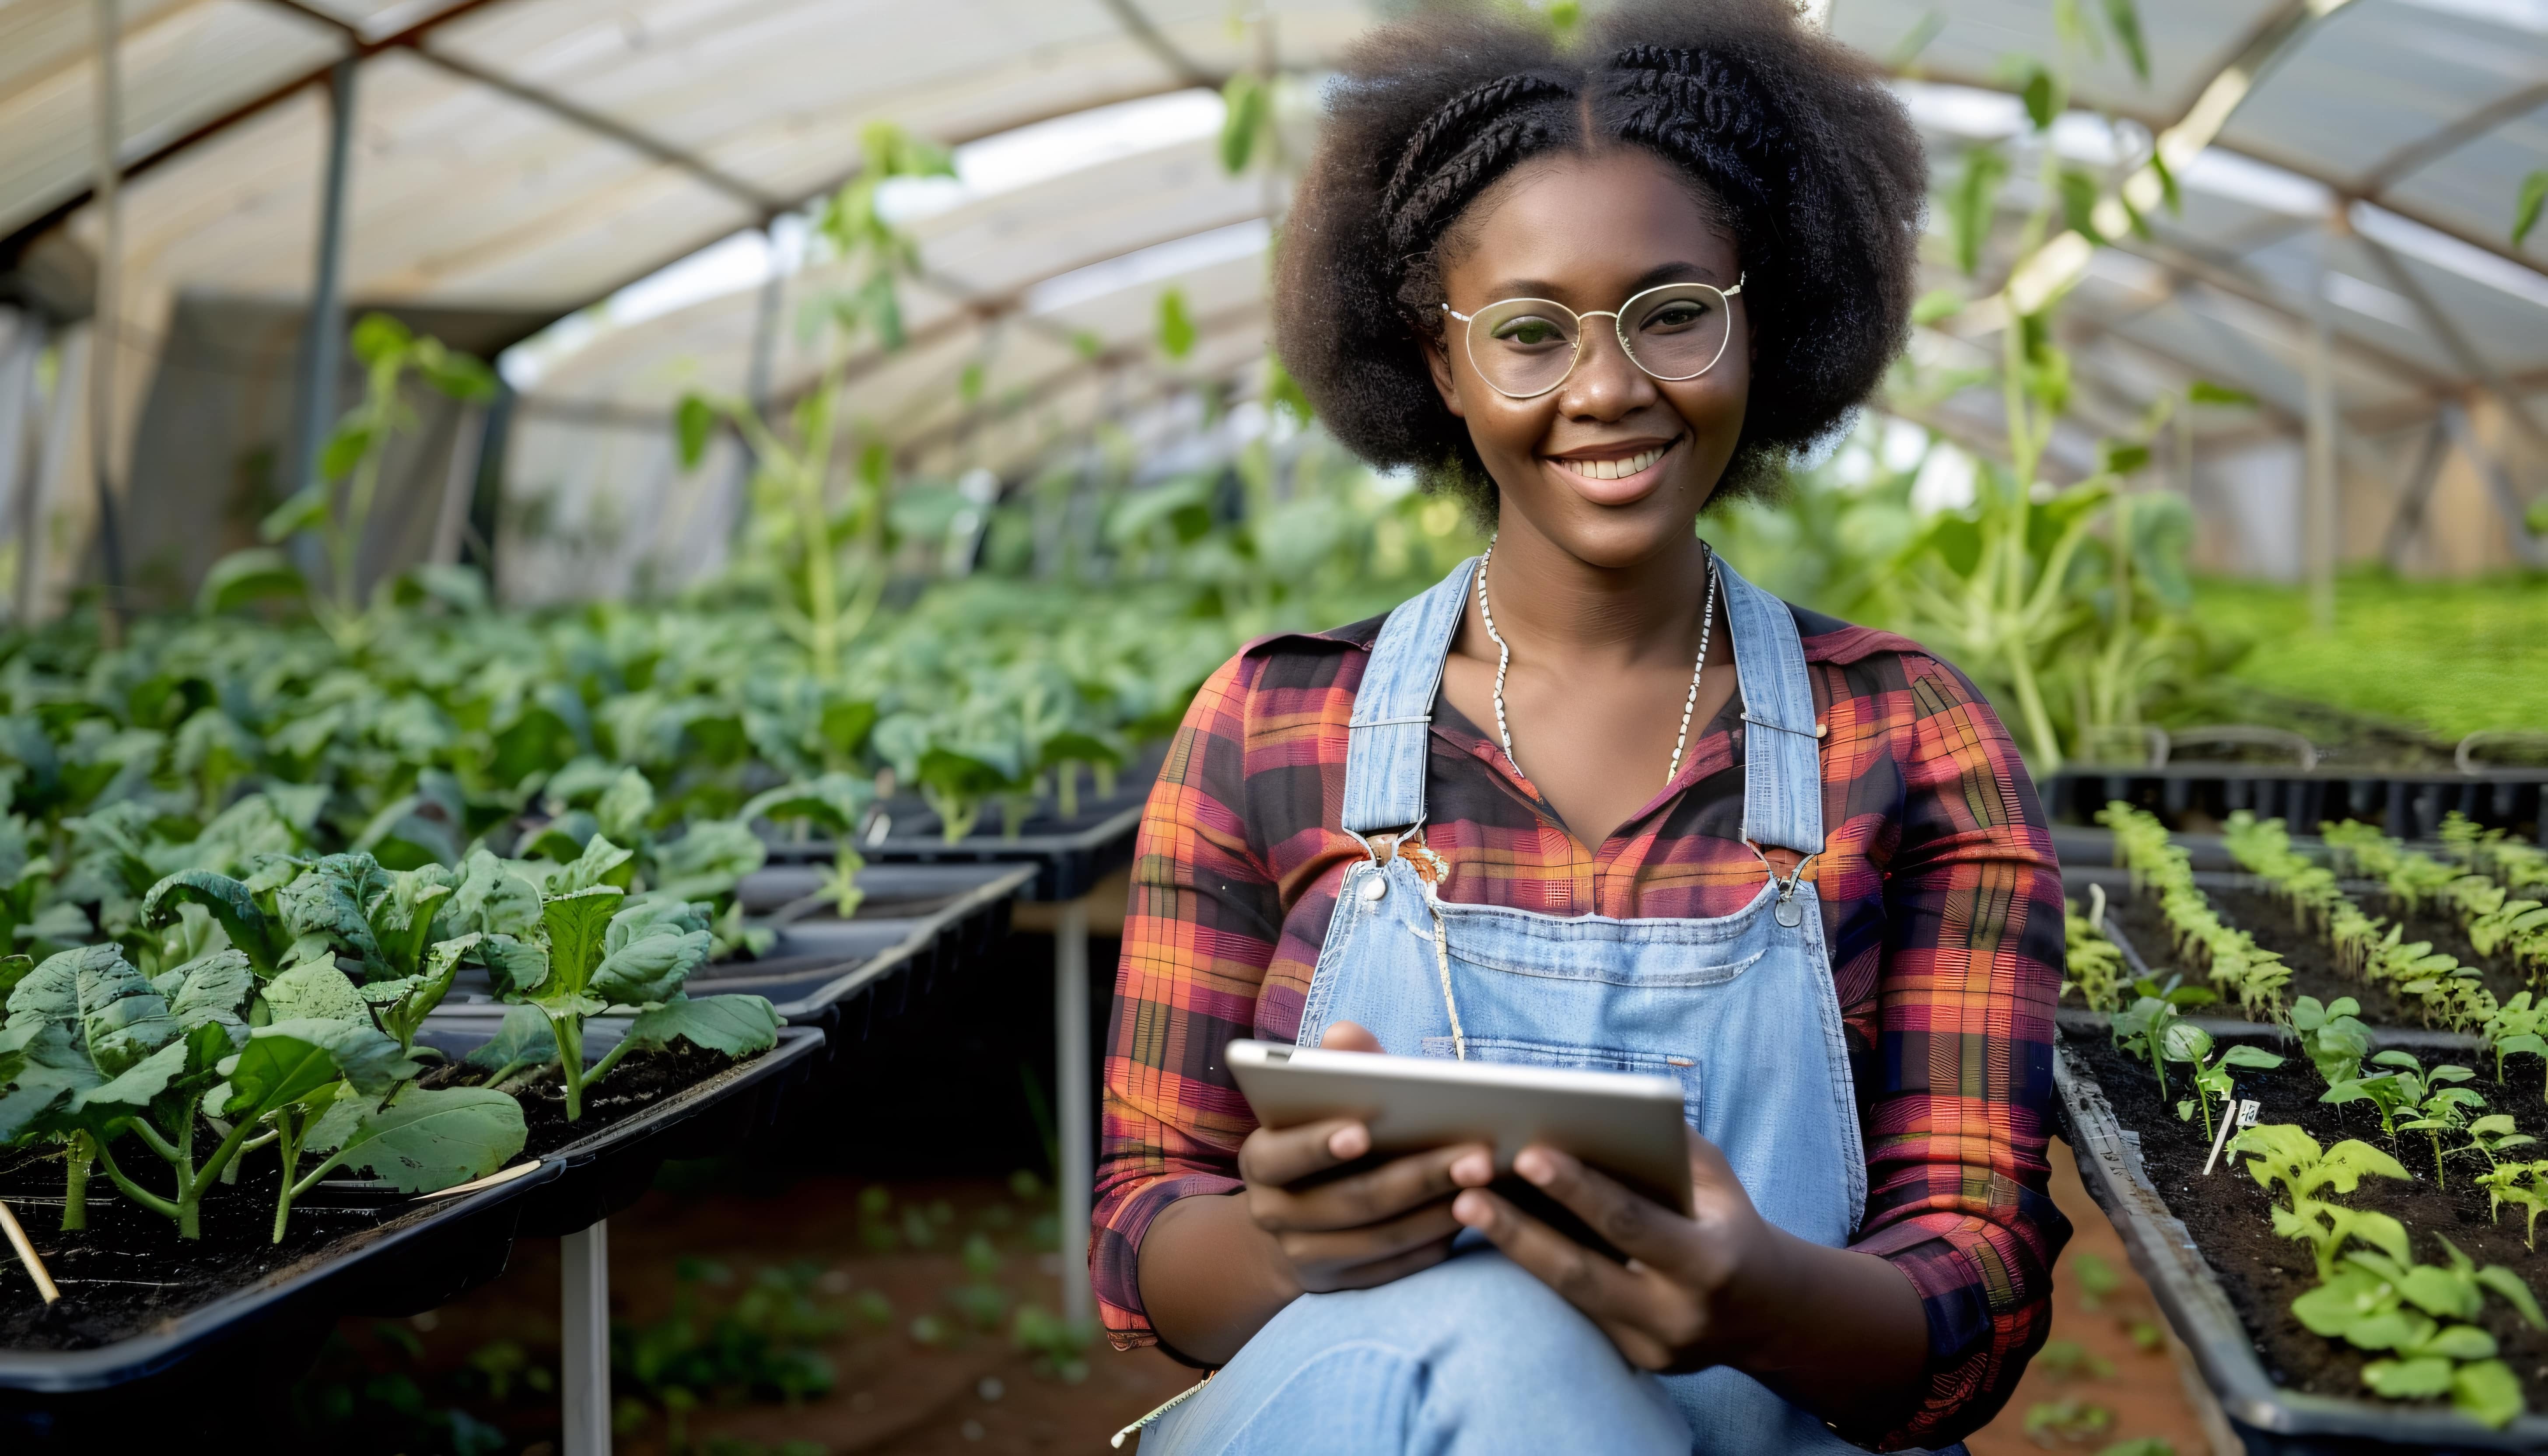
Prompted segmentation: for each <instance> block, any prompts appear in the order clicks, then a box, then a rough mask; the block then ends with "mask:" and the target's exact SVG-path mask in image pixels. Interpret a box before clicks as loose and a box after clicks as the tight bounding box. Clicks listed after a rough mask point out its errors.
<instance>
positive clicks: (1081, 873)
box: [770, 753, 1162, 900]
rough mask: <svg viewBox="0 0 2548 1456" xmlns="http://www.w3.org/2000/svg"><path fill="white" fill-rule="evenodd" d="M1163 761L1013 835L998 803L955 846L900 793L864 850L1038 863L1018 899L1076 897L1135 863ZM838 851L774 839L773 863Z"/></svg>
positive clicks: (919, 805) (822, 857)
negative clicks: (1137, 839)
mask: <svg viewBox="0 0 2548 1456" xmlns="http://www.w3.org/2000/svg"><path fill="white" fill-rule="evenodd" d="M1161 759H1162V756H1161V755H1160V754H1157V753H1153V754H1151V755H1149V756H1147V757H1145V758H1144V759H1142V760H1141V762H1140V763H1139V764H1138V765H1137V766H1135V767H1134V768H1131V769H1127V770H1125V771H1124V773H1123V774H1121V775H1119V776H1118V778H1117V779H1116V782H1115V792H1113V793H1111V794H1107V795H1105V796H1103V797H1093V796H1092V797H1083V798H1082V799H1081V800H1080V804H1079V813H1077V814H1076V815H1074V816H1072V817H1070V818H1068V819H1063V818H1061V817H1059V816H1057V815H1055V814H1052V813H1051V812H1049V809H1048V808H1047V806H1043V805H1039V812H1038V813H1036V814H1034V815H1032V816H1031V817H1029V818H1028V819H1027V821H1026V822H1025V823H1024V824H1022V825H1020V826H1018V833H1017V835H1016V836H1014V837H1011V836H1009V835H1008V834H1006V833H1004V830H1005V827H1006V826H1005V825H1003V823H1002V822H1001V815H1003V814H1004V813H1006V812H1007V811H1006V810H1005V809H1003V808H1001V807H1000V806H998V805H996V804H994V805H992V806H991V807H990V808H988V809H986V810H985V811H984V813H983V815H982V822H981V825H980V826H979V827H978V828H977V829H976V830H975V832H974V833H972V834H969V835H967V836H965V837H964V838H962V839H960V840H957V841H956V842H955V843H953V844H950V843H948V842H947V841H946V840H945V839H943V838H941V837H940V835H939V832H938V830H939V825H940V822H941V821H940V820H939V817H938V815H937V813H936V811H934V810H932V809H931V808H930V807H929V806H928V805H927V804H925V803H923V802H922V801H921V800H920V799H919V798H917V797H913V796H896V797H894V798H891V799H888V800H886V801H885V802H884V804H883V805H882V806H881V809H880V811H879V812H878V813H877V815H876V817H875V818H874V819H873V820H871V821H870V827H869V831H868V837H867V838H865V839H863V840H861V841H860V843H859V853H860V854H862V855H864V856H865V857H866V860H867V863H868V864H869V865H878V864H920V865H1024V864H1032V865H1036V866H1037V873H1036V878H1035V883H1034V884H1032V885H1030V886H1028V887H1027V888H1026V889H1025V890H1024V891H1022V892H1021V893H1020V894H1019V896H1018V898H1020V899H1022V900H1076V899H1078V898H1079V897H1080V896H1082V895H1084V894H1087V893H1088V892H1089V891H1090V890H1092V889H1094V888H1096V887H1097V882H1098V881H1099V880H1101V879H1104V878H1105V877H1106V876H1107V875H1109V874H1112V873H1114V872H1115V870H1116V869H1118V868H1120V867H1122V866H1123V865H1129V864H1131V863H1132V861H1133V838H1134V835H1135V833H1136V832H1137V831H1138V830H1139V829H1140V827H1141V807H1142V805H1143V804H1145V803H1147V802H1148V801H1149V797H1150V785H1151V783H1152V782H1154V781H1155V780H1156V779H1157V777H1158V774H1159V765H1160V762H1161ZM878 830H881V833H878V832H877V831H878ZM833 852H834V851H833V844H832V841H830V840H828V839H806V840H775V841H773V842H771V845H770V859H771V862H772V863H773V864H781V865H783V864H800V865H801V864H808V863H811V864H825V863H828V862H829V861H830V860H831V858H832V855H833Z"/></svg>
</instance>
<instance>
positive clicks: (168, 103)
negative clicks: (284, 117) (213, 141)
mask: <svg viewBox="0 0 2548 1456" xmlns="http://www.w3.org/2000/svg"><path fill="white" fill-rule="evenodd" d="M121 11H122V17H123V25H124V43H123V46H121V47H120V50H119V55H120V57H121V61H122V69H123V79H124V98H125V99H124V128H123V131H124V135H123V137H120V138H119V140H120V143H121V154H122V155H123V156H124V157H125V158H126V159H127V160H128V161H130V160H132V159H133V158H136V157H138V156H141V155H144V154H146V153H148V152H150V151H153V150H155V149H157V148H158V147H159V146H161V145H163V144H165V143H167V142H169V141H171V140H173V139H175V138H177V137H182V136H184V135H186V134H188V133H190V132H192V131H194V130H196V129H197V128H200V127H203V126H205V125H207V124H208V123H212V122H214V121H216V120H218V119H220V118H221V117H223V116H224V115H226V114H227V113H228V112H230V111H231V110H233V109H234V108H236V107H238V106H240V105H242V104H243V103H245V102H247V101H249V100H251V99H253V98H255V97H258V96H261V95H263V94H265V93H266V92H269V91H271V90H272V89H274V88H275V87H276V86H278V85H281V84H283V83H285V82H287V81H290V80H292V79H294V78H296V77H300V76H305V75H307V74H308V73H309V72H310V71H311V70H312V69H313V68H315V67H318V66H323V65H325V64H327V62H328V61H330V60H332V59H333V58H334V57H335V54H336V49H337V47H336V46H335V43H334V40H333V38H332V37H331V36H330V35H329V34H328V31H327V29H326V28H325V27H324V26H322V25H319V24H318V23H317V22H314V21H311V20H307V19H304V18H303V17H301V16H298V15H294V14H292V13H291V12H289V11H286V10H283V9H281V8H280V7H277V6H274V5H271V4H264V3H260V0H128V3H126V4H124V5H123V6H122V7H121ZM95 16H96V5H95V0H9V3H7V4H5V5H0V137H5V138H6V140H5V141H0V234H5V233H7V232H8V231H10V230H12V229H14V228H17V227H21V226H22V225H24V224H26V223H29V222H31V221H33V220H35V219H37V218H40V217H42V216H44V214H45V213H46V211H47V210H49V209H50V208H52V207H54V206H55V205H56V204H58V203H60V202H61V201H63V200H64V199H66V198H69V197H73V196H76V195H77V194H78V193H79V192H80V191H81V190H82V189H83V188H85V187H86V186H87V184H88V181H89V177H90V174H91V171H92V167H93V162H94V154H93V148H94V147H95V145H96V141H95V136H96V132H95V123H94V120H93V118H94V116H95V111H96V96H97V81H96V72H95V70H94V61H95V58H96V54H97V48H96V46H97V37H96V29H95V27H96V20H95Z"/></svg>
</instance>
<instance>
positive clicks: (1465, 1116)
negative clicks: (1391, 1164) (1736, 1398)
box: [1228, 1041, 1690, 1242]
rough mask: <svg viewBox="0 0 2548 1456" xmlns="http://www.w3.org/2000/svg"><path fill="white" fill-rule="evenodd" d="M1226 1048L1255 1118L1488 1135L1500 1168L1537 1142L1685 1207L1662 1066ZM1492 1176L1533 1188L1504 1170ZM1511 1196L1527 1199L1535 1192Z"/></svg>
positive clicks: (1379, 1137)
mask: <svg viewBox="0 0 2548 1456" xmlns="http://www.w3.org/2000/svg"><path fill="white" fill-rule="evenodd" d="M1228 1054H1229V1069H1230V1072H1231V1073H1232V1075H1234V1076H1235V1077H1237V1079H1238V1090H1239V1091H1241V1092H1243V1093H1245V1094H1246V1096H1247V1103H1248V1106H1249V1107H1251V1108H1253V1109H1254V1110H1255V1113H1256V1120H1257V1121H1258V1122H1259V1123H1262V1124H1264V1125H1265V1126H1266V1127H1269V1128H1290V1127H1298V1126H1299V1125H1301V1124H1303V1123H1314V1122H1318V1121H1320V1120H1321V1119H1325V1118H1355V1119H1358V1120H1360V1121H1361V1122H1362V1123H1363V1124H1364V1125H1365V1126H1366V1127H1368V1128H1370V1129H1371V1141H1372V1151H1373V1153H1374V1154H1375V1155H1376V1156H1395V1155H1398V1154H1402V1153H1409V1152H1419V1151H1422V1150H1423V1149H1425V1148H1428V1147H1443V1146H1447V1145H1449V1144H1451V1143H1454V1142H1485V1143H1490V1144H1492V1145H1493V1146H1494V1147H1495V1150H1496V1171H1497V1173H1499V1174H1501V1175H1509V1174H1510V1173H1511V1172H1512V1160H1513V1154H1515V1153H1517V1152H1519V1151H1521V1150H1522V1149H1523V1148H1524V1147H1527V1146H1529V1145H1530V1144H1531V1143H1534V1142H1539V1143H1545V1144H1547V1145H1548V1146H1550V1147H1554V1148H1558V1149H1560V1150H1561V1151H1565V1152H1569V1153H1573V1154H1574V1155H1575V1156H1577V1157H1579V1158H1582V1159H1583V1160H1584V1161H1585V1162H1587V1163H1589V1164H1591V1165H1592V1166H1593V1167H1596V1168H1599V1169H1600V1170H1601V1171H1602V1172H1605V1173H1607V1174H1609V1175H1610V1176H1611V1177H1613V1178H1616V1179H1618V1180H1619V1181H1620V1182H1621V1183H1624V1184H1626V1185H1627V1186H1628V1187H1630V1188H1633V1189H1635V1190H1636V1191H1637V1192H1639V1193H1642V1194H1644V1195H1645V1196H1646V1197H1648V1198H1651V1199H1653V1200H1654V1201H1655V1202H1657V1203H1660V1204H1662V1205H1664V1206H1665V1207H1667V1208H1670V1209H1674V1210H1676V1211H1678V1212H1680V1213H1682V1214H1683V1215H1684V1216H1686V1215H1687V1214H1688V1213H1689V1212H1690V1201H1689V1144H1688V1141H1687V1134H1686V1131H1685V1125H1684V1124H1683V1121H1682V1086H1681V1083H1679V1082H1678V1081H1675V1080H1674V1079H1672V1078H1671V1077H1658V1076H1646V1075H1641V1074H1638V1073H1633V1072H1604V1071H1584V1070H1578V1069H1573V1068H1566V1067H1544V1066H1516V1065H1513V1064H1511V1063H1508V1062H1497V1061H1449V1060H1445V1059H1443V1058H1440V1057H1434V1056H1391V1055H1387V1054H1385V1053H1382V1052H1374V1051H1327V1050H1320V1049H1319V1048H1316V1047H1289V1046H1285V1045H1283V1044H1282V1043H1279V1042H1254V1041H1238V1042H1232V1043H1230V1044H1229V1053H1228ZM1501 1183H1509V1184H1511V1185H1512V1186H1513V1187H1516V1188H1519V1189H1522V1190H1526V1191H1527V1192H1528V1193H1530V1194H1536V1193H1537V1190H1535V1189H1530V1188H1529V1186H1528V1185H1527V1184H1521V1183H1520V1182H1519V1180H1517V1179H1510V1178H1509V1177H1508V1176H1507V1177H1506V1178H1503V1179H1500V1184H1501ZM1499 1191H1504V1189H1503V1188H1502V1187H1500V1188H1499ZM1520 1201H1521V1202H1523V1203H1525V1204H1529V1205H1537V1204H1541V1203H1542V1202H1543V1201H1544V1199H1542V1198H1530V1197H1524V1198H1522V1199H1521V1200H1520ZM1532 1211H1533V1212H1534V1213H1539V1212H1541V1209H1540V1208H1538V1207H1534V1208H1533V1209H1532ZM1566 1222H1571V1221H1566ZM1570 1231H1571V1230H1570ZM1578 1236H1579V1237H1580V1236H1581V1234H1580V1233H1579V1235H1578ZM1585 1241H1587V1242H1593V1241H1595V1240H1592V1239H1586V1240H1585Z"/></svg>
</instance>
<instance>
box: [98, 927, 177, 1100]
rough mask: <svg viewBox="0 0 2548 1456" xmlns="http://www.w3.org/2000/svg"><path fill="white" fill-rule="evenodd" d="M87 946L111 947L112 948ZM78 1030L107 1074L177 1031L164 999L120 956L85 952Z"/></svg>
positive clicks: (121, 1068)
mask: <svg viewBox="0 0 2548 1456" xmlns="http://www.w3.org/2000/svg"><path fill="white" fill-rule="evenodd" d="M90 949H92V950H105V951H109V952H113V951H115V948H114V947H112V946H107V947H92V948H90ZM79 1005H80V1031H81V1035H82V1036H83V1037H85V1038H86V1039H87V1042H88V1054H89V1057H90V1059H91V1060H93V1061H95V1062H96V1063H97V1068H98V1070H99V1071H101V1072H104V1073H105V1074H106V1075H108V1076H110V1077H113V1076H115V1075H117V1074H119V1073H121V1072H123V1071H124V1070H126V1069H127V1068H129V1067H131V1066H133V1065H134V1064H135V1063H137V1062H139V1061H140V1060H141V1059H142V1058H144V1057H146V1056H148V1055H150V1054H151V1053H152V1052H154V1051H157V1050H158V1049H159V1048H160V1047H165V1046H167V1045H168V1043H169V1042H170V1041H172V1040H174V1039H175V1038H176V1036H177V1034H178V1028H177V1022H176V1019H175V1018H173V1017H171V1016H170V1015H169V1014H168V1002H167V998H165V997H163V996H161V995H160V994H159V993H158V992H157V991H156V990H154V989H152V988H151V985H150V982H149V980H148V978H147V977H145V976H143V975H142V974H141V972H139V971H137V970H136V969H134V968H133V966H132V965H131V964H130V963H128V962H127V961H126V960H125V958H124V956H122V954H120V953H118V954H114V955H109V956H89V957H88V958H87V959H86V960H85V961H83V962H82V963H81V965H80V969H79Z"/></svg>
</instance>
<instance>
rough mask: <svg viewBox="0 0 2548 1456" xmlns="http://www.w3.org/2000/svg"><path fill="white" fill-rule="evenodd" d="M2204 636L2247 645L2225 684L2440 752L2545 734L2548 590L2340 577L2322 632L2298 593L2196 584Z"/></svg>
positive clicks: (2379, 575) (2495, 582) (2496, 583)
mask: <svg viewBox="0 0 2548 1456" xmlns="http://www.w3.org/2000/svg"><path fill="white" fill-rule="evenodd" d="M2195 610H2196V614H2197V616H2198V617H2199V618H2200V619H2201V620H2202V622H2203V623H2204V625H2205V626H2206V627H2208V628H2210V629H2212V630H2214V631H2216V632H2220V633H2222V634H2224V635H2227V636H2234V637H2239V638H2244V639H2246V640H2248V641H2250V642H2252V643H2254V644H2255V647H2254V650H2253V651H2251V652H2249V653H2248V654H2247V656H2246V657H2245V659H2244V660H2242V661H2241V662H2240V663H2239V664H2238V665H2237V666H2236V667H2235V668H2234V669H2232V670H2231V673H2230V676H2231V677H2233V678H2235V679H2237V680H2238V681H2240V682H2242V683H2251V684H2253V685H2255V686H2257V687H2261V688H2264V689H2266V690H2268V691H2271V692H2277V693H2282V694H2285V695H2288V696H2292V697H2305V698H2314V699H2316V700H2318V701H2320V702H2324V703H2331V704H2333V705H2335V706H2338V707H2342V708H2348V709H2351V710H2352V711H2354V712H2358V713H2366V714H2370V715H2373V716H2376V717H2382V718H2389V719H2394V720H2398V721H2402V722H2408V723H2414V724H2418V725H2420V726H2422V727H2423V728H2425V729H2426V730H2427V731H2429V732H2431V733H2432V734H2433V735H2434V736H2435V737H2437V738H2440V739H2441V740H2443V741H2444V742H2446V743H2447V742H2451V741H2455V740H2457V739H2459V738H2461V737H2463V736H2465V735H2467V734H2469V733H2473V732H2476V731H2477V730H2479V729H2481V728H2531V729H2543V730H2548V578H2543V577H2530V578H2519V577H2497V578H2490V579H2486V580H2481V581H2470V582H2412V581H2403V580H2400V579H2399V578H2396V577H2393V576H2390V575H2388V574H2387V573H2385V572H2354V573H2348V574H2347V575H2346V576H2345V577H2344V578H2343V579H2342V580H2341V582H2339V584H2338V586H2337V591H2336V624H2335V629H2334V630H2333V631H2331V632H2320V631H2318V630H2316V629H2315V628H2313V627H2312V626H2311V625H2310V618H2309V597H2308V594H2307V593H2306V592H2303V591H2302V590H2301V589H2299V588H2295V587H2279V586H2271V585H2265V584H2259V583H2254V582H2229V581H2205V582H2202V583H2200V584H2199V586H2198V589H2197V594H2196V607H2195Z"/></svg>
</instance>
